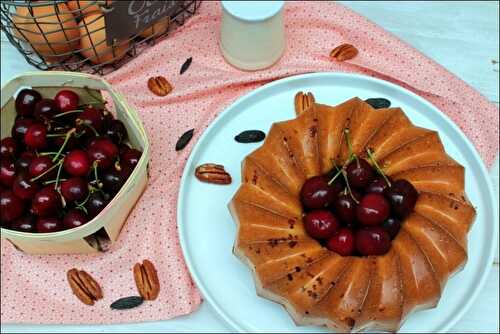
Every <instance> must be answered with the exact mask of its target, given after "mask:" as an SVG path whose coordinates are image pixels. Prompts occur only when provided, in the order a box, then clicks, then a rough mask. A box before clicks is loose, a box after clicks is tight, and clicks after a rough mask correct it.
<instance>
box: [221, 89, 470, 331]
mask: <svg viewBox="0 0 500 334" xmlns="http://www.w3.org/2000/svg"><path fill="white" fill-rule="evenodd" d="M346 129H347V130H348V131H346ZM347 134H348V136H349V138H346V135H347ZM353 156H355V157H356V159H358V158H359V159H366V160H367V161H369V162H370V164H372V165H376V166H378V167H379V168H380V169H381V172H382V173H384V174H385V175H386V176H387V178H388V179H390V180H392V181H397V180H400V179H404V180H407V181H409V182H410V183H411V185H413V187H414V188H415V189H416V192H418V199H417V201H416V204H414V208H413V210H412V212H411V213H410V214H408V215H407V216H406V217H404V219H402V223H401V228H400V230H399V232H398V233H397V235H395V237H394V238H393V240H392V241H391V245H390V248H388V251H386V252H385V254H383V255H369V256H363V255H360V254H359V253H358V254H353V255H350V256H342V255H339V254H338V253H337V252H335V251H332V250H330V249H329V248H328V247H325V243H324V242H321V241H318V240H316V239H315V238H313V237H311V236H310V235H309V234H308V232H307V231H306V228H305V226H304V222H303V216H304V212H305V209H304V207H303V204H302V202H301V197H300V196H301V189H302V187H303V185H304V183H305V182H306V180H308V179H310V178H312V177H315V176H318V175H330V176H331V175H332V170H333V172H334V173H335V171H336V170H339V171H340V170H341V169H339V167H338V166H345V163H346V161H349V159H351V160H352V157H353ZM336 166H337V167H336ZM229 208H230V211H231V214H232V216H233V219H234V220H235V222H236V224H237V227H238V232H237V236H236V240H235V244H234V249H233V251H234V254H235V255H236V256H237V257H239V258H240V259H241V260H242V261H243V262H244V263H246V264H247V265H248V266H249V267H250V269H251V270H252V271H253V274H254V279H255V285H256V289H257V294H258V295H260V296H262V297H264V298H268V299H270V300H273V301H275V302H278V303H280V304H282V305H283V306H284V307H285V308H286V310H287V311H288V312H289V313H290V315H291V316H292V317H293V319H294V321H295V323H296V324H298V325H318V326H327V327H328V328H331V329H334V330H338V331H359V330H362V329H376V330H386V331H397V330H398V329H399V328H400V326H401V324H402V322H403V321H404V320H405V318H406V317H407V316H408V315H409V314H410V313H411V312H413V311H416V310H421V309H427V308H432V307H435V306H436V305H437V303H438V301H439V299H440V296H441V293H442V291H443V289H444V286H445V284H446V281H447V280H448V278H449V277H450V276H451V275H452V274H454V273H456V272H457V271H459V270H461V268H462V267H463V266H464V264H465V262H466V260H467V233H468V231H469V229H470V227H471V225H472V223H473V221H474V218H475V209H474V208H473V206H472V205H471V203H470V202H469V201H468V199H467V197H466V195H465V193H464V168H463V167H462V166H461V165H460V164H458V163H457V162H455V161H454V160H453V159H452V158H450V157H449V156H448V155H447V154H446V152H445V150H444V147H443V145H442V143H441V140H440V138H439V134H438V133H437V132H435V131H432V130H428V129H424V128H420V127H417V126H414V125H413V124H412V123H411V122H410V120H409V119H408V118H407V116H406V115H405V113H404V112H403V110H401V109H400V108H385V109H374V108H373V107H372V106H371V105H370V104H368V103H366V102H365V101H363V100H361V99H359V98H352V99H350V100H348V101H346V102H344V103H341V104H339V105H337V106H334V107H332V106H328V105H323V104H318V103H316V102H315V103H312V105H311V106H310V107H309V108H308V109H307V110H305V111H304V112H303V113H301V114H299V115H298V116H297V117H296V118H295V119H292V120H289V121H284V122H278V123H274V124H273V125H272V127H271V129H270V131H269V133H268V134H267V137H266V139H265V142H264V144H263V145H262V146H261V147H260V148H258V149H257V150H255V151H254V152H252V153H251V154H249V155H248V156H247V157H246V158H245V159H244V161H243V163H242V184H241V186H240V188H239V189H238V191H237V193H236V194H235V195H234V197H233V199H232V200H231V202H230V204H229Z"/></svg>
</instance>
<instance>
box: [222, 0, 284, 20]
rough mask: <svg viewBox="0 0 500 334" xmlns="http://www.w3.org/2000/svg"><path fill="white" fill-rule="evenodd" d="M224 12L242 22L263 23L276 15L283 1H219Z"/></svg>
mask: <svg viewBox="0 0 500 334" xmlns="http://www.w3.org/2000/svg"><path fill="white" fill-rule="evenodd" d="M221 3H222V7H223V8H224V10H226V12H228V13H229V14H231V15H232V16H234V17H235V18H237V19H239V20H243V21H251V22H255V21H264V20H267V19H269V18H271V17H273V16H274V15H276V14H278V13H279V12H280V11H281V9H282V8H283V5H284V4H285V1H221Z"/></svg>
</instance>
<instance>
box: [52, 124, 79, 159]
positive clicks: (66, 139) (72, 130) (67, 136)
mask: <svg viewBox="0 0 500 334" xmlns="http://www.w3.org/2000/svg"><path fill="white" fill-rule="evenodd" d="M75 131H76V129H75V128H73V129H71V130H69V131H68V133H66V138H64V143H63V144H62V145H61V147H60V148H59V151H58V152H57V154H56V155H55V157H53V158H52V162H56V161H57V158H59V156H60V155H61V153H62V151H63V150H64V147H66V144H67V143H68V140H69V138H70V137H71V135H72V134H73V133H75Z"/></svg>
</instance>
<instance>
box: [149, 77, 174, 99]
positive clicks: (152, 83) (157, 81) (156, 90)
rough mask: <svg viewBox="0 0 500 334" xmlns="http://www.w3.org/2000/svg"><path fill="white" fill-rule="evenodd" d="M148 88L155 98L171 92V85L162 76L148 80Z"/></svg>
mask: <svg viewBox="0 0 500 334" xmlns="http://www.w3.org/2000/svg"><path fill="white" fill-rule="evenodd" d="M148 88H149V90H150V91H151V92H152V93H153V94H155V95H157V96H165V95H167V94H168V93H170V92H171V91H172V85H171V84H170V82H168V80H167V79H165V78H164V77H162V76H157V77H151V78H149V80H148Z"/></svg>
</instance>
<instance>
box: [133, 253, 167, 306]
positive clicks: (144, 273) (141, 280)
mask: <svg viewBox="0 0 500 334" xmlns="http://www.w3.org/2000/svg"><path fill="white" fill-rule="evenodd" d="M133 270H134V280H135V285H136V286H137V291H138V292H139V295H141V297H142V298H144V299H145V300H155V299H156V297H158V294H159V293H160V281H159V280H158V273H157V272H156V268H155V267H154V265H153V264H152V263H151V261H149V260H144V261H142V264H141V263H136V264H135V265H134V269H133Z"/></svg>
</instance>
